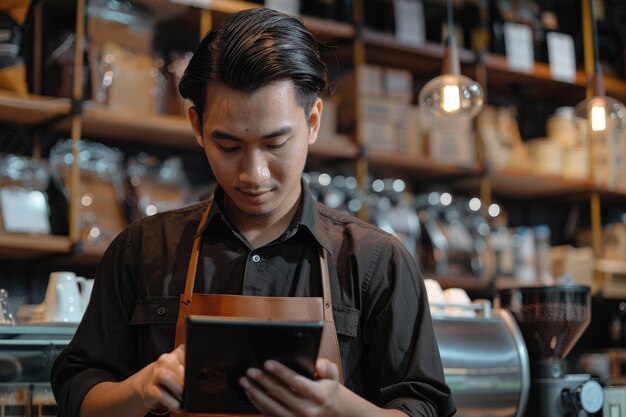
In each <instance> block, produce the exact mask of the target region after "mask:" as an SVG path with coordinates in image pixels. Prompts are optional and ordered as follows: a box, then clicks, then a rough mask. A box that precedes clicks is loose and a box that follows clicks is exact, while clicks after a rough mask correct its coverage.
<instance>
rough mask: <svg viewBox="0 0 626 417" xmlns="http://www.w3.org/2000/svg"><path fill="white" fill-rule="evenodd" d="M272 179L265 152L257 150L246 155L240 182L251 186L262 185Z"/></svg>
mask: <svg viewBox="0 0 626 417" xmlns="http://www.w3.org/2000/svg"><path fill="white" fill-rule="evenodd" d="M269 178H270V170H269V165H268V163H267V159H266V158H265V156H264V155H263V152H261V151H258V150H255V151H252V152H249V153H248V154H246V155H245V157H244V158H243V161H242V167H241V173H240V175H239V180H240V181H241V182H242V183H245V184H250V185H260V184H262V183H263V182H265V181H267V180H268V179H269Z"/></svg>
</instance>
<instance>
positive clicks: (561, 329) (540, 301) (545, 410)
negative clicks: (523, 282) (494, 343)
mask: <svg viewBox="0 0 626 417" xmlns="http://www.w3.org/2000/svg"><path fill="white" fill-rule="evenodd" d="M590 299H591V295H590V290H589V287H584V286H573V285H572V286H570V285H567V286H566V285H563V286H543V287H524V288H511V289H501V290H498V291H497V294H496V298H495V300H494V304H495V306H499V307H500V308H504V309H507V310H509V311H510V312H511V313H512V315H513V317H515V319H516V321H517V324H518V326H519V328H520V331H521V333H522V336H523V338H524V341H525V343H526V347H527V350H528V357H529V362H530V375H531V383H530V393H529V396H528V401H527V404H526V412H525V416H526V417H586V416H590V415H593V414H594V413H597V412H598V411H599V410H601V409H602V405H603V402H604V395H603V390H602V387H601V386H600V384H599V383H598V382H597V381H595V380H593V379H591V376H590V375H589V374H566V367H565V365H566V364H565V362H564V359H565V357H566V356H567V354H568V353H569V352H570V350H571V349H572V347H573V346H574V345H575V344H576V342H577V341H578V339H579V338H580V336H581V335H582V333H583V332H584V331H585V329H586V328H587V326H588V325H589V322H590V320H591V307H590V306H591V303H590Z"/></svg>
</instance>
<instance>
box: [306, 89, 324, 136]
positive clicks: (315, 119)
mask: <svg viewBox="0 0 626 417" xmlns="http://www.w3.org/2000/svg"><path fill="white" fill-rule="evenodd" d="M323 110H324V103H322V99H321V98H319V97H318V98H317V99H315V103H313V105H312V106H311V111H310V112H309V145H312V144H314V143H315V141H316V140H317V133H318V132H319V131H320V123H321V122H322V111H323Z"/></svg>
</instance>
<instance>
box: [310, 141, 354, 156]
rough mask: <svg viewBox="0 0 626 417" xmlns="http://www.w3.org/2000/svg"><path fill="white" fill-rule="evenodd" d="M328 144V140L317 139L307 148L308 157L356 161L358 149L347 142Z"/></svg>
mask: <svg viewBox="0 0 626 417" xmlns="http://www.w3.org/2000/svg"><path fill="white" fill-rule="evenodd" d="M320 139H322V140H320ZM330 142H331V140H330V139H329V140H324V138H318V140H317V142H315V143H314V144H313V145H312V146H311V147H310V148H309V155H311V156H313V157H320V158H326V159H332V158H339V159H356V158H357V157H358V155H359V150H358V148H357V147H356V145H355V144H354V143H353V142H351V141H349V140H341V141H336V142H333V143H330Z"/></svg>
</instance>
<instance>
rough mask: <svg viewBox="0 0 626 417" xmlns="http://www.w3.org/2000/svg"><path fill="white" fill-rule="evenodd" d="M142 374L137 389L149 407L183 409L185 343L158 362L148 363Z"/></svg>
mask: <svg viewBox="0 0 626 417" xmlns="http://www.w3.org/2000/svg"><path fill="white" fill-rule="evenodd" d="M140 374H141V376H140V377H139V378H137V381H136V382H137V383H136V384H135V389H136V390H137V393H138V394H139V397H140V398H141V400H142V401H143V403H144V405H145V406H146V407H147V408H148V409H151V410H157V411H158V410H164V409H170V410H172V411H175V412H181V411H182V410H181V403H180V399H181V398H182V395H183V384H184V382H183V381H184V374H185V348H184V345H180V346H178V347H177V348H176V349H174V350H173V351H172V352H170V353H165V354H163V355H161V356H159V359H157V361H156V362H153V363H152V364H150V365H148V366H147V367H146V368H144V369H143V370H142V371H140Z"/></svg>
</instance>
